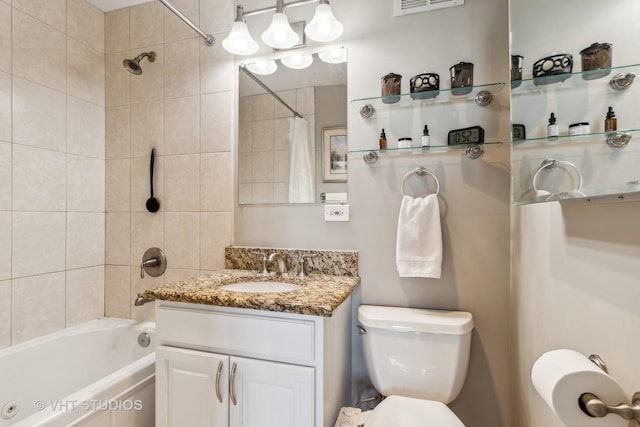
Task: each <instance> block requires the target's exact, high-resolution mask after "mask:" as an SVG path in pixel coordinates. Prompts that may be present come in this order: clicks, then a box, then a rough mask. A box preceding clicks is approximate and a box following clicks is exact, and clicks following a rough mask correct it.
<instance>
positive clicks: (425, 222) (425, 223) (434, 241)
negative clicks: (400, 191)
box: [396, 194, 442, 279]
mask: <svg viewBox="0 0 640 427" xmlns="http://www.w3.org/2000/svg"><path fill="white" fill-rule="evenodd" d="M396 266H397V268H398V273H399V274H400V277H431V278H436V279H439V278H440V273H441V269H442V230H441V227H440V206H439V205H438V196H436V195H435V194H429V195H428V196H426V197H424V198H414V197H411V196H404V197H403V198H402V204H401V205H400V215H399V217H398V236H397V240H396Z"/></svg>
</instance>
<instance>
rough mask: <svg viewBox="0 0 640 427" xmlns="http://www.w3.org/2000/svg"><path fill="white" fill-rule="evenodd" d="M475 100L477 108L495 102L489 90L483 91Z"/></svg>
mask: <svg viewBox="0 0 640 427" xmlns="http://www.w3.org/2000/svg"><path fill="white" fill-rule="evenodd" d="M474 99H475V102H476V105H477V106H479V107H486V106H487V105H489V104H491V101H493V95H492V94H491V92H489V91H488V90H481V91H480V92H478V94H477V95H476V97H475V98H474Z"/></svg>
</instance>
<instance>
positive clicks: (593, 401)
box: [578, 354, 640, 425]
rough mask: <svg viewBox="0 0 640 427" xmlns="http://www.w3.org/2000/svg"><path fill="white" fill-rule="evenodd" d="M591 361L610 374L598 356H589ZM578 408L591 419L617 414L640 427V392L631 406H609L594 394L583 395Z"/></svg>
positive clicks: (636, 393) (634, 394) (634, 395)
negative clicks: (633, 421)
mask: <svg viewBox="0 0 640 427" xmlns="http://www.w3.org/2000/svg"><path fill="white" fill-rule="evenodd" d="M589 360H590V361H591V362H593V363H594V364H595V365H596V366H598V368H600V369H602V370H603V371H604V372H606V373H608V372H609V371H608V369H607V365H606V364H605V363H604V360H603V359H602V358H601V357H600V356H599V355H597V354H591V355H589ZM578 406H580V409H581V410H582V412H584V413H585V414H587V415H588V416H590V417H594V418H602V417H605V416H606V415H608V414H616V415H619V416H621V417H622V418H624V419H625V420H635V421H636V422H637V423H638V425H640V391H636V392H635V393H633V396H632V397H631V405H627V404H626V403H620V404H618V405H615V406H614V405H607V404H606V403H604V402H603V401H602V400H600V399H599V398H598V396H596V395H595V394H593V393H583V394H582V395H581V396H580V398H579V399H578Z"/></svg>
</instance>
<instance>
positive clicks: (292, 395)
mask: <svg viewBox="0 0 640 427" xmlns="http://www.w3.org/2000/svg"><path fill="white" fill-rule="evenodd" d="M156 328H157V339H158V349H157V352H156V425H157V426H160V427H165V426H166V427H169V426H172V427H178V426H187V425H188V426H190V427H192V426H215V427H223V426H230V427H271V426H273V427H276V426H277V427H301V426H304V427H314V426H315V427H332V426H333V424H334V422H335V417H336V416H337V414H338V411H339V409H340V407H342V406H345V405H347V404H348V403H349V381H350V357H351V356H350V345H351V344H350V342H351V337H350V298H348V299H347V300H346V301H345V302H343V303H342V304H341V305H340V306H339V307H338V308H337V309H336V310H335V311H334V312H333V315H332V316H331V317H321V316H310V315H302V314H293V313H276V312H270V311H262V310H250V309H240V308H230V307H217V306H209V305H204V304H192V303H181V302H170V301H158V302H157V303H156Z"/></svg>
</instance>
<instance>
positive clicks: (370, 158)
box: [362, 151, 378, 165]
mask: <svg viewBox="0 0 640 427" xmlns="http://www.w3.org/2000/svg"><path fill="white" fill-rule="evenodd" d="M362 160H364V162H365V163H366V164H368V165H372V164H374V163H376V162H377V161H378V153H376V152H375V151H367V152H366V153H364V154H363V155H362Z"/></svg>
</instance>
